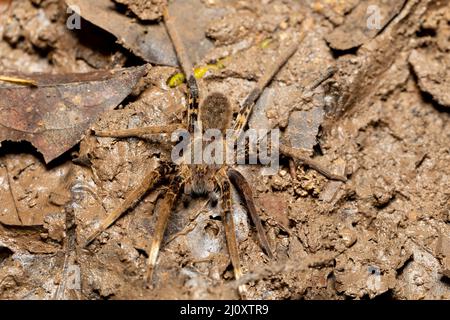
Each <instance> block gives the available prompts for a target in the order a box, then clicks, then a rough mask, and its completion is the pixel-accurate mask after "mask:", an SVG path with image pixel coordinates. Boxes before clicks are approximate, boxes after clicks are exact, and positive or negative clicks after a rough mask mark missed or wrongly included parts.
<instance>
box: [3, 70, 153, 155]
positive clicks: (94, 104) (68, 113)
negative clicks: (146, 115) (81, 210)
mask: <svg viewBox="0 0 450 320" xmlns="http://www.w3.org/2000/svg"><path fill="white" fill-rule="evenodd" d="M145 72H146V66H141V67H134V68H128V69H119V70H111V71H96V72H89V73H82V74H76V73H75V74H65V75H50V74H26V75H23V74H8V75H6V76H11V77H19V78H25V79H31V80H35V81H36V82H37V84H38V85H37V87H30V86H23V85H18V84H8V83H0V96H1V97H2V98H1V99H0V143H1V142H3V141H6V140H10V141H28V142H30V143H31V144H32V145H33V146H34V147H36V148H37V149H38V151H39V152H41V153H42V154H43V156H44V159H45V162H47V163H48V162H50V161H52V160H53V159H55V158H57V157H58V156H60V155H61V154H63V153H64V152H66V151H67V150H69V149H70V148H72V147H73V146H74V145H75V144H77V143H78V142H79V141H80V140H81V138H82V136H83V133H84V132H85V131H86V129H88V128H89V127H90V126H91V124H92V123H93V122H94V121H96V119H97V117H98V116H99V115H100V114H101V113H102V112H104V111H106V110H112V109H114V108H115V107H116V106H117V105H118V104H119V103H120V102H122V100H123V99H125V98H126V97H127V96H128V95H129V94H130V92H131V91H132V89H133V88H134V86H135V85H136V83H137V82H138V81H139V79H140V78H141V77H142V76H143V75H144V74H145Z"/></svg>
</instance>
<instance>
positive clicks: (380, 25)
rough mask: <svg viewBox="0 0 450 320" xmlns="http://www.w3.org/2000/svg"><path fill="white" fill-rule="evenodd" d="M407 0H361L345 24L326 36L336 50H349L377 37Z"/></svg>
mask: <svg viewBox="0 0 450 320" xmlns="http://www.w3.org/2000/svg"><path fill="white" fill-rule="evenodd" d="M405 1H406V0H400V1H399V0H377V1H361V2H360V3H359V4H358V5H357V6H356V8H355V9H353V11H352V12H351V13H350V14H349V15H348V16H347V18H346V19H345V22H344V24H342V25H340V26H339V27H337V28H336V29H334V31H333V32H331V33H330V34H329V35H327V36H326V37H325V40H326V41H327V42H328V43H329V44H330V46H331V47H332V48H333V49H336V50H349V49H352V48H355V47H359V46H360V45H362V44H364V43H366V42H368V41H369V40H371V39H373V38H375V37H376V36H377V35H378V33H380V32H381V31H382V30H383V29H384V28H385V27H386V25H387V24H389V22H391V21H392V19H394V18H395V16H397V15H398V14H399V13H400V11H401V9H402V8H403V6H404V4H405Z"/></svg>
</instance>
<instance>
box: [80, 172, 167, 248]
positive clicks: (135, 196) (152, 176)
mask: <svg viewBox="0 0 450 320" xmlns="http://www.w3.org/2000/svg"><path fill="white" fill-rule="evenodd" d="M166 173H167V168H166V167H165V166H164V165H161V166H160V168H159V169H158V170H155V171H150V172H148V173H147V174H146V175H145V177H144V179H143V180H142V182H141V184H140V185H139V186H138V187H137V188H136V189H135V190H133V191H131V192H130V194H129V195H128V196H127V197H126V198H125V200H124V201H123V202H122V204H121V205H120V206H119V207H117V208H116V209H115V210H114V211H113V212H111V213H110V214H109V215H108V216H107V217H106V218H105V220H103V221H102V223H101V224H100V227H99V228H98V229H97V230H95V231H94V232H93V233H92V234H91V235H90V236H89V237H88V238H87V240H86V242H85V244H84V247H86V246H88V245H89V244H90V243H91V242H92V241H94V239H95V238H97V237H98V236H99V235H100V234H101V233H102V232H103V231H105V230H106V229H108V228H109V227H110V226H111V225H112V224H113V223H114V222H115V221H116V220H117V219H119V217H120V216H121V215H122V214H123V213H124V212H125V211H127V210H128V209H130V208H131V207H133V206H134V205H136V203H137V202H138V201H139V200H140V199H141V198H142V196H143V195H144V194H145V193H146V192H147V191H148V190H150V189H152V188H153V187H154V186H155V185H156V184H157V183H158V181H159V180H160V179H161V177H162V176H164V175H165V174H166Z"/></svg>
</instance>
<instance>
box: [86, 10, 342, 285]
mask: <svg viewBox="0 0 450 320" xmlns="http://www.w3.org/2000/svg"><path fill="white" fill-rule="evenodd" d="M164 21H165V25H166V28H167V31H168V34H169V35H170V38H171V40H172V42H173V44H174V47H175V51H176V53H177V56H178V59H179V61H180V64H181V67H182V70H183V71H184V73H185V75H186V79H187V84H188V89H189V90H188V113H187V117H188V119H187V128H188V131H189V133H194V130H200V131H201V132H203V131H204V130H207V129H219V130H220V131H221V132H224V131H225V130H226V129H228V128H232V129H233V135H232V139H233V142H234V141H237V139H238V138H239V137H240V136H241V135H242V133H243V129H244V128H245V126H246V125H247V122H248V118H249V116H250V115H251V112H252V109H253V106H254V104H255V102H256V101H257V99H258V98H259V96H260V95H261V93H262V91H263V90H264V88H265V87H266V86H267V85H268V84H269V83H270V81H271V80H272V78H273V77H274V76H275V75H276V74H277V73H278V71H279V70H280V69H281V67H282V66H283V65H284V64H285V63H286V62H287V61H288V59H289V58H290V57H291V56H292V55H293V54H294V53H295V52H296V50H297V47H298V44H294V45H291V46H289V47H288V48H287V49H286V50H284V52H283V53H282V54H281V55H280V57H278V58H277V61H276V62H275V63H274V64H273V65H272V66H271V67H269V68H268V70H266V72H265V73H264V75H263V76H262V77H261V79H259V81H258V83H257V85H256V86H255V88H254V89H253V90H252V91H251V92H250V94H249V95H248V96H247V98H246V99H245V100H244V102H243V103H242V106H241V109H240V111H239V114H238V116H237V118H236V121H235V123H234V125H233V126H231V122H232V112H231V106H230V103H229V100H228V98H227V97H226V96H225V95H224V94H223V93H220V92H213V93H211V94H209V95H208V96H207V97H204V98H203V97H200V96H199V90H198V86H197V82H196V79H195V77H194V74H193V65H192V63H191V62H190V60H189V58H188V57H187V55H186V51H185V49H184V45H183V43H182V41H181V39H180V37H179V35H178V33H177V30H176V29H175V28H174V24H173V21H172V20H171V17H170V16H169V14H168V11H167V10H165V12H164ZM302 38H303V37H302ZM324 80H325V79H323V80H319V81H316V82H315V83H314V84H313V85H312V86H311V87H310V89H314V88H315V87H317V86H318V85H320V84H321V83H322V82H323V81H324ZM180 127H182V125H178V124H175V125H168V126H152V127H144V128H136V129H124V130H113V131H112V130H111V131H101V132H98V131H97V132H95V134H96V135H97V136H100V137H116V138H126V137H136V136H137V137H140V136H144V135H148V134H158V133H172V132H174V131H175V130H177V129H179V128H180ZM191 136H192V135H191ZM192 143H193V141H191V144H192ZM233 145H234V144H233ZM280 152H281V153H282V154H284V155H286V156H288V157H292V158H294V159H297V160H300V161H302V162H303V163H305V164H307V165H308V166H310V167H311V168H313V169H315V170H317V171H319V172H320V173H322V174H323V175H325V176H326V177H328V178H329V179H334V180H341V181H345V178H344V177H341V176H338V175H334V174H332V173H331V172H329V171H328V170H326V169H325V168H323V167H322V166H320V165H318V164H317V163H316V162H315V161H314V160H312V159H310V158H308V157H305V156H303V155H302V154H301V153H300V152H299V151H297V150H295V149H293V148H291V147H288V146H285V145H280ZM175 173H176V174H175ZM166 176H169V177H170V179H169V181H170V185H169V188H168V191H167V193H166V194H165V196H164V199H163V200H162V205H161V206H160V210H159V212H158V216H157V222H156V226H155V232H154V234H153V238H152V243H151V247H150V253H149V257H148V270H147V273H146V280H147V281H148V282H147V283H148V284H151V281H152V275H153V271H154V268H155V265H156V261H157V257H158V253H159V250H160V246H161V242H162V239H163V236H164V232H165V230H166V226H167V223H168V219H169V216H170V213H171V211H172V208H173V206H174V204H175V203H176V200H177V198H178V196H179V195H180V194H181V193H184V194H186V195H195V196H202V197H212V198H213V200H215V199H214V197H215V193H216V192H218V193H219V200H220V201H219V202H220V206H221V207H220V208H221V211H222V218H223V223H224V227H225V228H224V229H225V237H226V243H227V247H228V251H229V254H230V258H231V263H232V266H233V269H234V275H235V278H236V280H238V279H239V278H240V277H241V276H242V269H241V264H240V259H239V251H238V243H237V240H236V234H235V225H234V221H233V215H232V212H231V210H232V197H231V185H233V186H234V187H235V188H236V190H237V191H238V192H239V193H240V194H241V195H242V197H243V199H244V201H245V205H246V207H247V210H248V212H249V214H250V217H251V219H252V221H253V223H254V225H255V226H256V230H257V232H258V237H259V241H260V245H261V246H262V248H263V250H264V251H265V253H266V254H267V256H268V257H269V258H274V256H273V253H272V250H271V248H270V245H269V242H268V240H267V237H266V233H265V231H264V228H263V226H262V224H261V220H260V218H259V215H258V211H257V209H256V206H255V204H254V201H253V195H252V188H251V187H250V184H249V183H248V182H247V180H246V179H245V178H244V176H243V175H242V174H241V173H240V172H239V171H237V170H236V169H234V168H233V167H231V166H229V165H225V164H223V165H211V164H203V163H202V164H181V165H174V164H169V163H165V164H162V165H160V167H159V168H158V169H157V170H155V171H152V172H149V173H147V174H146V175H145V176H144V178H143V180H142V182H141V184H140V185H139V187H138V188H137V189H136V190H133V191H132V192H131V193H130V194H129V195H128V196H127V197H126V198H125V200H124V201H123V203H122V204H121V205H120V206H119V207H118V208H116V209H115V210H114V211H113V212H111V213H110V214H109V215H108V216H107V217H106V219H104V220H103V221H102V223H101V225H100V227H99V228H98V229H97V230H95V231H94V232H93V233H92V234H91V235H90V236H89V237H88V238H87V240H86V243H85V246H87V245H89V243H91V242H92V241H93V240H94V239H95V238H96V237H97V236H98V235H99V234H101V233H102V232H103V231H104V230H106V229H107V228H108V227H110V226H111V225H112V224H113V223H114V222H115V221H116V220H117V219H118V218H119V217H120V216H121V215H122V214H123V213H124V212H126V211H127V210H128V209H130V208H131V207H133V206H134V205H135V204H136V203H137V202H138V201H139V200H140V199H141V197H142V196H143V195H144V194H145V193H146V192H147V191H148V190H149V189H152V188H153V187H154V186H155V185H156V184H157V183H158V182H159V181H160V180H161V179H162V178H163V177H166ZM213 202H216V201H213ZM244 290H245V288H244V287H242V286H241V287H240V292H241V293H243V291H244Z"/></svg>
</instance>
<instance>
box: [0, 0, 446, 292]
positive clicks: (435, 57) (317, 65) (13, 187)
mask: <svg viewBox="0 0 450 320" xmlns="http://www.w3.org/2000/svg"><path fill="white" fill-rule="evenodd" d="M116 2H121V3H125V5H127V6H128V8H129V10H130V11H131V12H128V13H127V14H128V16H133V15H136V16H137V17H140V14H144V13H145V14H147V13H151V14H149V15H148V16H147V15H146V16H143V17H140V18H141V19H144V20H145V19H153V18H155V17H156V18H157V17H159V14H160V13H159V11H158V10H159V7H158V8H153V7H152V8H151V9H155V10H150V11H148V12H147V11H145V10H146V9H145V8H144V7H142V6H140V4H142V3H144V2H143V1H116ZM156 2H157V3H163V1H156ZM156 2H155V3H156ZM362 2H363V1H357V0H353V1H328V0H326V1H325V0H307V1H300V2H299V1H278V0H273V1H266V0H261V1H227V2H226V3H222V1H204V3H205V5H206V6H210V7H214V8H222V7H223V8H226V12H230V10H231V12H232V13H229V14H226V15H224V16H223V17H222V18H220V19H215V20H211V21H210V25H209V27H208V29H207V32H206V34H207V36H208V37H210V39H211V41H213V42H214V44H215V46H214V48H212V49H211V50H209V52H208V53H207V54H206V56H205V57H204V58H203V59H201V60H199V61H197V65H205V64H206V63H210V62H216V61H218V60H221V61H223V64H224V68H222V69H217V70H210V71H208V72H207V74H206V75H205V76H204V77H203V78H202V79H201V81H200V88H201V90H202V91H201V92H211V91H214V90H220V91H222V92H225V93H226V94H227V96H229V97H230V100H231V103H232V104H233V109H234V111H235V112H237V110H238V107H239V105H238V104H239V102H241V101H242V100H243V99H244V98H245V96H246V95H247V94H248V93H249V91H250V90H251V88H252V85H253V84H255V83H256V80H257V79H258V78H259V77H260V76H261V75H262V73H263V71H264V70H265V68H266V66H267V64H268V63H270V62H271V59H274V57H276V56H277V54H278V53H279V52H280V50H282V48H283V43H285V42H288V41H291V40H293V39H296V38H297V37H298V36H299V28H300V24H301V22H302V21H303V20H304V19H305V18H306V17H312V18H313V19H314V27H313V28H312V29H311V30H310V32H308V33H307V36H306V38H305V40H304V41H303V43H302V44H301V45H300V48H299V50H298V52H297V53H296V54H295V55H294V56H293V57H292V59H291V60H290V61H289V62H288V63H287V64H286V66H285V67H284V68H283V69H282V70H281V72H280V73H279V74H278V75H277V76H276V77H275V80H274V81H273V82H272V83H271V85H270V87H269V88H268V89H266V90H265V92H264V93H263V95H262V97H261V99H260V100H259V101H258V104H257V106H256V108H255V112H254V114H253V115H252V119H250V123H249V125H250V127H255V128H280V129H281V132H282V139H284V141H286V142H288V143H290V144H291V145H292V146H293V147H296V148H300V149H302V150H303V151H304V152H305V154H309V155H311V156H313V157H314V158H315V160H317V161H319V162H320V163H322V164H324V165H328V166H330V169H332V170H333V171H334V172H336V173H339V174H345V175H346V176H347V178H348V181H347V182H346V183H343V182H336V181H329V180H327V179H326V178H325V177H323V176H321V175H320V174H319V173H318V172H316V171H314V170H312V169H310V168H308V167H306V166H303V165H301V164H299V163H295V162H292V161H289V159H286V158H282V159H281V167H280V170H279V171H278V173H277V174H275V175H273V176H262V172H263V170H265V169H264V168H263V167H262V166H259V165H256V166H237V169H238V170H239V171H240V172H241V173H242V174H243V175H245V177H246V178H247V179H248V180H249V182H250V184H251V186H252V187H253V193H254V195H255V198H256V199H255V203H256V205H257V207H258V209H259V211H260V215H261V219H262V221H263V225H264V228H265V229H266V231H267V235H268V239H269V242H270V244H271V246H272V248H273V251H274V254H275V257H276V259H275V260H270V259H268V257H267V256H266V255H265V254H264V253H263V251H262V249H261V247H260V245H259V242H258V237H257V234H256V230H255V228H254V226H253V225H252V223H251V222H250V220H249V218H248V216H247V211H246V208H245V206H244V205H243V204H242V199H241V198H240V195H239V194H237V193H236V192H235V191H234V194H233V198H234V206H233V210H234V212H233V214H234V219H235V223H236V226H237V230H236V234H237V238H238V241H239V251H240V257H241V261H242V266H243V270H244V274H245V275H244V277H243V279H242V280H241V282H239V283H236V281H234V279H233V270H232V268H231V265H230V259H229V256H228V251H227V247H226V242H225V235H224V227H223V224H222V221H221V217H220V210H219V207H220V206H219V207H211V206H210V204H209V203H207V201H206V199H193V200H191V201H189V202H188V205H187V207H185V206H184V205H183V203H182V201H179V203H178V204H177V206H176V208H175V209H174V211H173V212H172V215H171V219H170V222H169V226H168V229H167V232H166V234H165V238H164V241H163V245H162V249H161V252H160V255H159V258H158V264H157V267H156V270H155V275H154V278H155V279H154V287H153V288H152V289H148V288H146V286H145V282H144V274H145V270H146V265H147V260H146V259H147V257H148V252H149V248H150V242H151V237H152V233H153V230H154V225H155V221H156V218H157V216H158V208H159V206H160V205H161V199H162V196H163V195H164V193H165V192H166V191H167V183H165V182H164V181H163V182H162V183H161V184H159V185H158V186H157V188H156V189H155V190H153V191H150V192H148V194H147V195H145V197H144V198H143V199H142V200H141V201H140V202H139V204H138V205H137V206H136V207H135V208H133V209H131V210H129V211H128V212H127V213H126V214H125V215H123V217H122V218H121V219H119V220H118V221H117V222H116V223H115V224H114V225H113V226H112V227H110V228H109V229H108V230H107V231H106V232H104V233H102V235H101V236H100V237H98V238H97V239H96V240H95V241H94V242H93V243H92V244H91V245H90V246H89V247H87V248H83V247H82V245H83V243H84V241H85V239H86V237H87V236H88V235H89V234H90V232H91V231H92V230H93V229H94V228H96V227H97V226H98V225H99V223H100V221H101V220H102V219H103V218H104V217H105V216H106V215H107V213H108V212H111V211H112V210H113V209H114V208H116V207H117V206H118V205H119V204H120V203H121V202H122V201H123V200H124V198H125V197H126V195H127V194H129V192H130V191H131V190H133V189H134V188H136V187H137V186H138V185H139V182H140V181H141V179H142V177H143V176H144V173H145V172H147V171H149V170H153V169H155V168H156V167H157V166H159V165H160V164H161V163H162V162H164V161H170V152H171V147H172V144H171V143H170V136H169V135H158V136H151V137H147V138H146V139H137V138H129V139H113V138H99V137H95V136H93V135H92V134H91V132H90V131H87V132H86V134H85V136H84V138H83V140H82V141H81V142H80V144H79V146H78V147H77V148H75V149H73V150H70V151H68V152H67V153H66V154H65V155H63V156H62V157H61V158H59V159H57V161H56V162H53V163H51V164H50V165H44V161H43V159H42V155H40V154H39V153H37V152H36V151H35V150H34V149H33V148H32V147H30V146H29V145H27V144H12V143H3V145H2V147H1V149H0V152H1V154H0V297H1V298H3V299H182V298H186V299H212V298H228V299H237V298H239V296H238V293H237V287H238V285H239V284H241V283H245V284H246V285H247V290H248V293H247V296H248V298H252V299H339V300H341V299H342V300H343V299H377V298H387V299H449V298H450V290H449V289H450V285H449V277H450V260H449V259H450V251H449V250H450V249H449V248H450V238H449V235H450V226H449V223H450V205H449V203H450V202H449V200H450V192H449V190H450V166H449V162H450V149H449V146H450V115H449V111H448V106H449V101H448V99H449V98H448V92H449V89H450V87H449V82H448V81H449V80H448V79H449V77H448V74H449V69H450V63H449V59H448V57H449V50H450V45H449V27H448V26H449V23H450V7H449V5H448V2H447V1H426V0H423V1H418V0H408V1H405V4H404V6H403V7H402V8H400V9H398V8H397V7H396V9H392V10H393V11H392V12H396V11H395V10H397V11H398V13H396V14H395V16H394V17H392V19H390V21H387V22H386V21H384V22H383V23H385V25H384V26H383V29H382V30H380V31H379V32H377V33H376V34H375V33H368V34H365V35H364V36H361V37H358V38H352V39H350V40H354V41H352V44H351V46H352V47H353V49H351V50H349V51H339V50H336V49H335V48H340V47H342V48H344V47H348V41H349V38H348V37H346V36H345V33H344V34H342V30H346V28H348V26H349V25H351V24H352V23H354V24H356V23H357V22H355V21H357V20H358V19H359V18H358V19H354V16H355V15H357V14H359V15H360V13H358V12H359V11H354V10H360V9H357V8H358V6H361V5H362V4H361V3H362ZM146 3H147V4H150V2H146ZM151 3H152V4H153V2H151ZM383 3H384V5H387V3H389V2H383ZM141 9H142V10H141ZM383 10H386V8H383ZM352 12H353V15H352ZM390 12H391V11H390ZM358 17H359V16H358ZM66 18H67V13H66V7H65V5H64V1H50V0H48V1H46V0H43V1H32V0H21V1H13V2H12V5H11V8H10V10H5V11H3V10H2V9H1V8H0V36H1V38H2V39H3V41H1V42H0V66H1V70H20V71H27V72H32V71H46V72H52V73H62V72H68V71H77V72H84V71H89V70H95V69H99V68H101V69H106V68H112V67H122V66H129V65H136V64H142V62H140V60H139V58H137V57H135V56H133V55H132V54H131V53H130V52H127V51H126V50H124V49H122V48H121V47H120V46H119V45H117V44H115V39H114V37H111V36H110V35H109V34H107V33H105V32H104V31H101V30H100V29H98V28H96V27H95V26H92V25H86V28H87V29H82V30H79V31H70V30H68V29H67V28H66V25H65V19H66ZM336 30H337V31H336ZM180 35H181V36H182V35H183V32H182V30H181V31H180ZM329 35H333V45H332V46H330V41H329V40H330V39H327V37H329ZM87 38H90V41H87ZM95 39H102V41H103V42H101V43H106V44H105V45H104V46H102V47H101V48H100V47H99V46H98V45H96V40H95ZM355 43H356V44H355ZM74 48H75V50H74ZM333 65H334V66H336V68H337V73H336V74H335V75H334V76H333V77H331V78H330V79H328V80H326V81H325V82H324V83H323V84H322V85H320V86H319V87H318V88H317V89H315V90H313V91H312V92H310V91H309V90H308V88H309V86H310V85H311V83H313V82H314V80H315V79H317V78H318V77H319V76H320V75H321V74H323V73H324V72H325V71H326V70H327V68H328V67H330V66H333ZM176 72H178V70H177V69H176V68H172V67H160V66H153V67H152V68H151V69H150V71H149V73H148V74H147V75H146V76H145V78H144V79H143V80H142V81H141V83H140V85H139V86H138V88H137V89H136V90H135V92H134V93H133V95H131V96H130V97H129V98H128V99H126V100H125V101H124V102H123V104H122V105H121V106H119V107H118V108H117V109H116V110H113V111H108V112H106V113H104V114H103V115H102V116H101V118H100V120H99V121H98V122H97V123H96V124H95V125H94V126H93V129H123V128H134V127H140V126H145V125H165V124H169V123H179V122H182V121H183V119H184V116H185V112H186V104H187V99H186V87H185V85H181V86H178V87H176V88H170V87H169V86H168V85H167V79H169V78H170V77H171V76H172V75H173V74H175V73H176Z"/></svg>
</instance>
